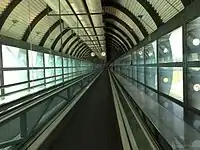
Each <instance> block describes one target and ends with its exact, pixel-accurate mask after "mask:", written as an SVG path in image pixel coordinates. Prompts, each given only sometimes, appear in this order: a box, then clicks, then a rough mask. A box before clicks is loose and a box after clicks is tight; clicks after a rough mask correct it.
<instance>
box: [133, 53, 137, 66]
mask: <svg viewBox="0 0 200 150" xmlns="http://www.w3.org/2000/svg"><path fill="white" fill-rule="evenodd" d="M132 64H133V65H136V64H137V52H133V53H132Z"/></svg>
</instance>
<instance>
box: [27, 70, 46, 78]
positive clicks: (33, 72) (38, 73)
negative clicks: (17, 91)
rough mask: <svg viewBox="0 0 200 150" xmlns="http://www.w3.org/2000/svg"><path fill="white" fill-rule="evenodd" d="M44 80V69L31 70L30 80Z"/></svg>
mask: <svg viewBox="0 0 200 150" xmlns="http://www.w3.org/2000/svg"><path fill="white" fill-rule="evenodd" d="M41 78H44V70H43V69H32V70H30V80H36V79H41Z"/></svg>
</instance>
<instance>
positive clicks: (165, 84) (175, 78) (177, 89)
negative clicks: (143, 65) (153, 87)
mask: <svg viewBox="0 0 200 150" xmlns="http://www.w3.org/2000/svg"><path fill="white" fill-rule="evenodd" d="M159 74H160V77H159V79H160V81H159V82H160V85H159V86H160V89H159V90H160V92H163V93H165V94H167V95H169V96H172V97H174V98H176V99H178V100H180V101H183V68H181V67H161V68H159Z"/></svg>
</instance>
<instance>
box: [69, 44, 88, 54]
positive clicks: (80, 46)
mask: <svg viewBox="0 0 200 150" xmlns="http://www.w3.org/2000/svg"><path fill="white" fill-rule="evenodd" d="M83 47H87V46H86V45H85V44H84V43H81V42H80V43H79V44H77V46H76V48H74V54H72V55H73V56H75V57H77V55H78V52H79V49H81V48H83Z"/></svg>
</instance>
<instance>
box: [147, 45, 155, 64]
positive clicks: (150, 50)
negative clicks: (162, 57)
mask: <svg viewBox="0 0 200 150" xmlns="http://www.w3.org/2000/svg"><path fill="white" fill-rule="evenodd" d="M156 44H157V43H156V41H154V42H152V43H150V44H148V45H147V46H145V63H146V64H155V63H156V62H157V45H156Z"/></svg>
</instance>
